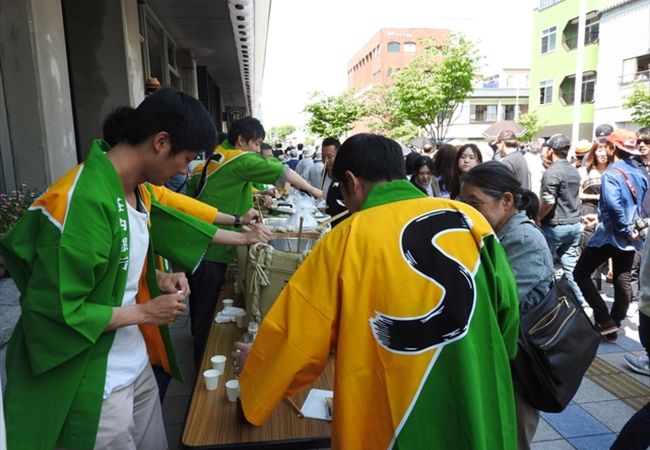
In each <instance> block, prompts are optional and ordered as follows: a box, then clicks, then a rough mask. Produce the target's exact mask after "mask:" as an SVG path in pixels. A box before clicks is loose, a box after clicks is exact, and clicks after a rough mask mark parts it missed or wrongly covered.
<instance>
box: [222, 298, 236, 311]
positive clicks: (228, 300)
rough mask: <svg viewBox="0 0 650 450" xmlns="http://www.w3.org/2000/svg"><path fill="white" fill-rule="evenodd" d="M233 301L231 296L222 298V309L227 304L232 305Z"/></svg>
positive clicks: (227, 305)
mask: <svg viewBox="0 0 650 450" xmlns="http://www.w3.org/2000/svg"><path fill="white" fill-rule="evenodd" d="M233 303H235V301H234V300H233V299H232V298H224V299H223V309H226V308H227V307H229V306H232V305H233Z"/></svg>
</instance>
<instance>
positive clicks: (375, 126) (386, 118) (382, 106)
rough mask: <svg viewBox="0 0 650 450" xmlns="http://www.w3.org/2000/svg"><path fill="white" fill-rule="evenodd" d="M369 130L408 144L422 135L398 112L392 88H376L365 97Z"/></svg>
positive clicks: (384, 86) (418, 129) (385, 86)
mask: <svg viewBox="0 0 650 450" xmlns="http://www.w3.org/2000/svg"><path fill="white" fill-rule="evenodd" d="M362 101H363V104H364V110H365V114H366V116H365V117H366V118H367V119H369V120H368V123H367V125H368V129H369V130H370V131H372V132H373V133H378V134H383V135H384V136H388V137H389V138H392V139H395V140H398V141H401V142H407V141H409V140H411V139H413V138H414V137H416V136H417V135H418V134H419V133H420V128H419V127H418V126H416V125H413V124H412V123H410V122H408V121H406V120H404V118H403V117H402V116H400V115H399V112H398V104H397V100H396V98H395V93H394V91H393V88H392V86H387V85H378V86H374V87H373V88H372V89H370V90H369V91H368V92H366V94H365V95H364V96H363V100H362Z"/></svg>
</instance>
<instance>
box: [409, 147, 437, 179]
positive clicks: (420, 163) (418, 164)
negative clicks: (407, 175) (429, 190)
mask: <svg viewBox="0 0 650 450" xmlns="http://www.w3.org/2000/svg"><path fill="white" fill-rule="evenodd" d="M416 154H417V153H416ZM424 166H427V167H428V168H429V170H430V171H431V175H432V176H433V160H432V159H431V158H429V157H428V156H423V155H420V156H419V157H418V158H417V159H416V160H415V162H414V163H413V172H412V173H413V178H415V177H417V176H418V172H419V171H420V169H421V168H423V167H424Z"/></svg>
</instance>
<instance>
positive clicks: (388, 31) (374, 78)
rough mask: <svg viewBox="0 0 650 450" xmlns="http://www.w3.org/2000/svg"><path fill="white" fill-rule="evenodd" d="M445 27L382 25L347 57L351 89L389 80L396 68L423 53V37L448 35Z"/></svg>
mask: <svg viewBox="0 0 650 450" xmlns="http://www.w3.org/2000/svg"><path fill="white" fill-rule="evenodd" d="M448 35H449V30H446V29H430V28H383V29H381V30H379V31H378V32H377V34H375V35H374V36H373V37H372V38H371V39H370V40H369V41H368V42H367V43H366V44H365V45H364V46H363V47H361V49H360V50H359V51H358V52H357V53H356V54H355V55H354V56H353V57H352V58H351V59H350V60H349V61H348V89H356V90H358V91H364V90H365V89H368V88H370V87H372V86H374V85H377V84H383V83H386V82H387V81H388V80H389V79H390V77H391V75H392V74H393V72H395V71H396V70H398V69H401V68H403V67H405V66H406V65H407V64H408V63H409V62H411V60H412V59H413V58H415V57H416V56H417V55H419V54H420V53H422V49H421V47H420V42H419V41H420V40H421V39H423V38H429V37H433V38H434V39H445V38H446V37H447V36H448Z"/></svg>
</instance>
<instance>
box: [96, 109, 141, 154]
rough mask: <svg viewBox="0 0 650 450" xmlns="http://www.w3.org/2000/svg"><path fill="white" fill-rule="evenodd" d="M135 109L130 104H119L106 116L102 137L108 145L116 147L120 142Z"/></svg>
mask: <svg viewBox="0 0 650 450" xmlns="http://www.w3.org/2000/svg"><path fill="white" fill-rule="evenodd" d="M134 111H135V109H134V108H131V107H130V106H118V107H117V108H115V109H114V110H113V111H111V112H110V114H109V115H108V116H106V118H105V119H104V123H103V124H102V137H103V139H104V140H105V141H106V143H107V144H108V145H110V146H111V147H115V146H116V145H117V143H118V142H120V138H121V136H122V131H123V130H124V128H125V127H126V123H127V121H128V120H129V118H130V117H131V115H132V114H133V112H134Z"/></svg>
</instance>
